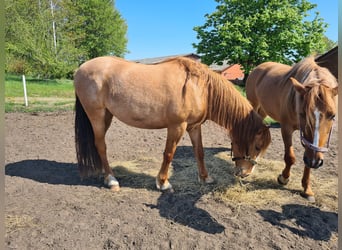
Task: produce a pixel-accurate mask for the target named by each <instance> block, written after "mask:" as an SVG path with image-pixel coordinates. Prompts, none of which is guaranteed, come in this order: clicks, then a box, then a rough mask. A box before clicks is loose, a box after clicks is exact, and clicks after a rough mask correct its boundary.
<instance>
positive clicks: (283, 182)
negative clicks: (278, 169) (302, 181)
mask: <svg viewBox="0 0 342 250" xmlns="http://www.w3.org/2000/svg"><path fill="white" fill-rule="evenodd" d="M289 180H290V178H284V177H283V175H281V174H280V175H279V176H278V183H279V184H280V185H286V184H287V183H289Z"/></svg>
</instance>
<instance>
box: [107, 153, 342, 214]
mask: <svg viewBox="0 0 342 250" xmlns="http://www.w3.org/2000/svg"><path fill="white" fill-rule="evenodd" d="M205 160H206V165H207V169H208V171H209V174H210V175H211V176H212V177H213V178H214V180H215V182H214V183H213V184H201V183H199V182H198V178H197V175H198V171H197V164H196V161H195V159H194V157H193V155H192V156H191V157H190V156H189V157H187V156H184V157H182V156H180V157H175V159H174V160H173V162H172V165H173V167H171V168H170V171H169V174H170V182H171V183H172V185H173V187H174V189H175V192H182V193H188V192H196V191H199V192H201V193H202V194H203V195H204V194H212V196H213V197H214V199H216V200H217V201H219V202H226V203H232V204H235V205H250V206H254V207H256V208H260V207H263V206H265V205H267V204H272V205H283V204H288V203H290V202H294V203H302V202H304V203H305V202H306V200H305V199H304V198H302V197H301V196H300V192H301V191H302V187H301V178H302V173H303V168H302V167H301V166H293V168H292V171H291V178H290V182H289V183H288V184H287V185H286V186H282V185H279V184H278V182H277V177H278V175H279V174H280V173H281V171H282V169H283V167H284V163H283V162H282V161H271V160H266V159H259V161H258V165H256V168H255V170H254V172H253V173H252V174H251V175H250V176H249V177H247V178H245V179H240V178H237V177H235V176H234V168H235V164H234V163H233V162H232V160H231V156H230V152H228V151H220V152H216V153H214V154H210V153H208V152H206V153H205ZM160 164H161V160H159V159H156V158H151V157H150V158H149V157H141V158H139V159H135V160H131V161H116V162H113V163H112V164H111V166H112V167H113V169H114V172H115V175H116V176H117V177H118V178H119V179H123V180H124V182H129V183H130V185H129V186H130V187H135V188H148V189H152V190H155V177H156V176H157V174H158V171H159V168H160ZM132 183H134V184H132ZM311 183H312V188H313V190H314V192H315V198H316V202H315V205H316V206H317V207H320V208H329V209H332V210H334V211H337V197H338V195H337V177H336V178H330V179H329V181H325V180H324V179H320V178H318V177H315V172H313V174H312V175H311ZM308 204H309V203H308Z"/></svg>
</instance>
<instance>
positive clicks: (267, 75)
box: [246, 62, 291, 121]
mask: <svg viewBox="0 0 342 250" xmlns="http://www.w3.org/2000/svg"><path fill="white" fill-rule="evenodd" d="M290 70H291V67H290V66H288V65H285V64H281V63H275V62H265V63H262V64H260V65H258V66H257V67H256V68H254V70H253V71H252V72H251V73H250V75H249V76H248V78H247V82H246V96H247V99H248V100H249V101H250V102H251V104H252V106H253V107H254V108H255V110H257V111H258V112H259V114H261V115H262V116H266V115H269V116H271V117H272V118H273V119H275V120H278V121H279V119H281V118H280V117H279V114H280V109H281V106H282V103H283V102H284V100H283V99H284V98H286V96H287V93H288V91H289V89H290V85H288V83H287V81H284V77H285V75H286V74H287V73H288V72H289V71H290Z"/></svg>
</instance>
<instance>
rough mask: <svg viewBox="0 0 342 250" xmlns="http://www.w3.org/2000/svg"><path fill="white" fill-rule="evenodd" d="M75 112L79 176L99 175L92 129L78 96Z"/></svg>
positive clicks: (97, 156) (99, 167)
mask: <svg viewBox="0 0 342 250" xmlns="http://www.w3.org/2000/svg"><path fill="white" fill-rule="evenodd" d="M75 112H76V114H75V145H76V155H77V162H78V169H79V171H80V175H81V176H82V177H83V176H90V175H94V174H99V173H101V171H102V164H101V159H100V156H99V154H98V152H97V149H96V146H95V141H94V132H93V128H92V125H91V123H90V121H89V118H88V116H87V114H86V112H85V111H84V109H83V106H82V104H81V102H80V100H79V99H78V96H76V102H75Z"/></svg>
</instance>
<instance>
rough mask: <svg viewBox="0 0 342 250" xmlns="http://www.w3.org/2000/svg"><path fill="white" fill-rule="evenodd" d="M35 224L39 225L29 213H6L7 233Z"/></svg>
mask: <svg viewBox="0 0 342 250" xmlns="http://www.w3.org/2000/svg"><path fill="white" fill-rule="evenodd" d="M35 226H37V223H35V222H34V220H33V218H32V217H30V216H28V215H6V218H5V227H6V233H8V234H9V233H13V232H15V231H18V230H21V229H25V228H28V227H35Z"/></svg>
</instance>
